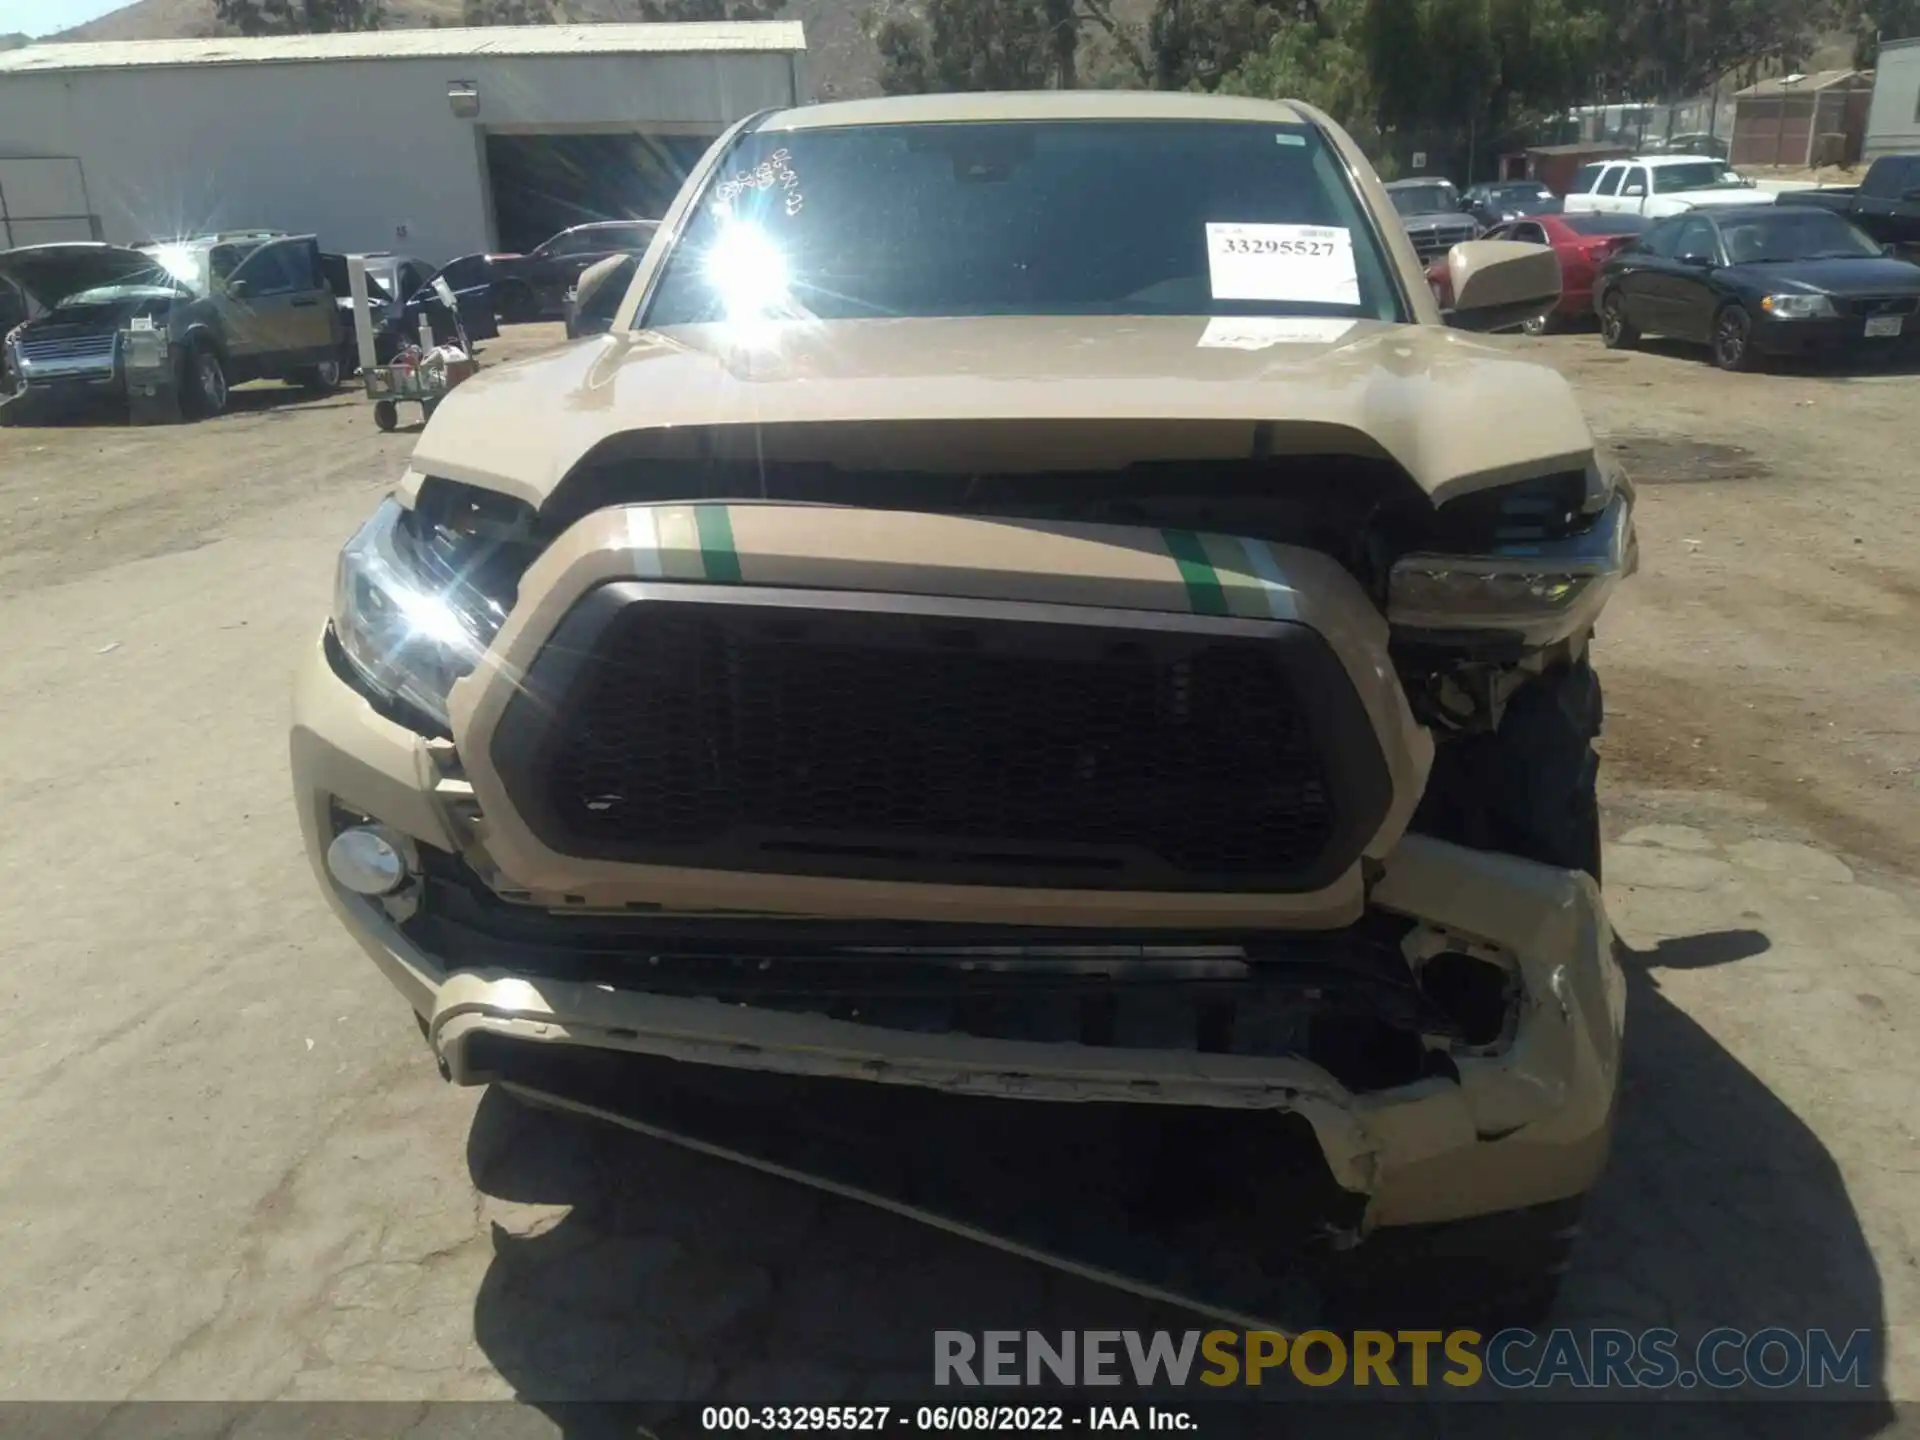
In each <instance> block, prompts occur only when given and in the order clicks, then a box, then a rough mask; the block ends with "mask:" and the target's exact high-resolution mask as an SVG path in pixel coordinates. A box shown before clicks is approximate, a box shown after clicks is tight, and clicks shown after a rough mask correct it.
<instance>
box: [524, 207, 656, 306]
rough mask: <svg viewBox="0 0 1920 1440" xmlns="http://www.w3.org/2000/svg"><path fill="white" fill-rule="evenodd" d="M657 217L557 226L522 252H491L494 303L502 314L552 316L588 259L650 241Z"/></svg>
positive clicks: (642, 246) (639, 248)
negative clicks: (554, 232)
mask: <svg viewBox="0 0 1920 1440" xmlns="http://www.w3.org/2000/svg"><path fill="white" fill-rule="evenodd" d="M659 228H660V222H659V221H657V220H596V221H594V222H593V223H592V224H590V225H576V226H574V227H573V228H572V229H571V230H562V231H561V232H560V233H559V234H558V235H555V236H554V237H553V238H551V239H550V240H546V241H544V242H543V243H542V244H541V245H540V246H539V247H538V248H536V249H535V250H533V251H532V252H531V253H529V254H526V255H493V256H489V257H488V258H489V259H490V260H491V261H492V262H493V285H494V309H495V313H496V314H498V315H499V317H500V318H501V319H502V320H510V321H517V320H551V319H557V318H559V317H560V316H561V315H562V314H563V313H564V311H565V306H566V294H567V291H568V290H569V289H570V288H571V287H572V286H573V284H574V282H575V281H577V280H579V278H580V275H581V272H583V271H584V270H586V268H587V267H588V266H589V265H592V264H595V263H596V262H598V261H601V260H604V259H606V258H607V256H609V255H613V254H617V253H620V252H622V251H633V252H639V251H643V250H645V249H646V248H647V246H648V245H649V244H651V243H652V241H653V232H654V231H655V230H657V229H659Z"/></svg>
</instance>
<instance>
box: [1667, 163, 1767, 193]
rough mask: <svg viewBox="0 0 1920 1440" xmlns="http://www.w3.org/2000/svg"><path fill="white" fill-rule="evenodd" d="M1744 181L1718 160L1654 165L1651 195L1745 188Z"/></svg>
mask: <svg viewBox="0 0 1920 1440" xmlns="http://www.w3.org/2000/svg"><path fill="white" fill-rule="evenodd" d="M1746 183H1747V181H1746V179H1745V178H1744V177H1743V176H1741V175H1739V174H1737V173H1736V172H1735V171H1732V170H1729V169H1728V168H1727V167H1726V166H1724V165H1722V164H1721V163H1720V162H1719V161H1718V160H1701V161H1698V162H1695V163H1690V164H1686V165H1656V166H1655V167H1654V171H1653V193H1654V194H1656V195H1671V194H1673V193H1675V192H1676V191H1679V190H1712V189H1716V188H1718V187H1720V186H1723V185H1738V186H1745V185H1746Z"/></svg>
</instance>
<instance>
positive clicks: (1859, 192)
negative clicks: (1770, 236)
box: [1775, 155, 1920, 250]
mask: <svg viewBox="0 0 1920 1440" xmlns="http://www.w3.org/2000/svg"><path fill="white" fill-rule="evenodd" d="M1775 203H1776V204H1780V205H1812V206H1817V207H1818V208H1820V209H1822V210H1831V211H1832V212H1833V213H1834V214H1836V215H1840V216H1843V217H1845V218H1846V219H1848V220H1851V221H1852V222H1853V223H1854V224H1855V225H1858V226H1859V227H1860V228H1861V229H1862V230H1864V231H1866V232H1867V234H1869V235H1871V236H1872V237H1873V238H1874V239H1875V240H1878V241H1879V242H1880V243H1881V244H1883V245H1897V246H1899V247H1900V248H1901V249H1903V250H1920V155H1882V156H1881V157H1880V158H1879V159H1878V160H1875V161H1874V162H1873V163H1872V164H1871V165H1869V166H1868V167H1867V173H1866V177H1865V178H1864V179H1863V180H1861V182H1860V183H1859V184H1858V185H1824V186H1822V187H1821V188H1820V189H1818V190H1786V191H1782V192H1781V194H1780V196H1779V198H1778V199H1777V200H1776V201H1775Z"/></svg>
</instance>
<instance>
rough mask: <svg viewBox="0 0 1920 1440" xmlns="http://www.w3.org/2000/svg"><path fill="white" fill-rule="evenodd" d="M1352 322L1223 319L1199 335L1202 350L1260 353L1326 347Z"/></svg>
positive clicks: (1247, 317) (1318, 318) (1271, 317)
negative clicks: (1272, 349)
mask: <svg viewBox="0 0 1920 1440" xmlns="http://www.w3.org/2000/svg"><path fill="white" fill-rule="evenodd" d="M1351 329H1353V321H1351V320H1336V319H1332V318H1330V317H1325V316H1316V315H1223V316H1218V317H1216V318H1214V319H1212V320H1209V321H1208V322H1207V328H1206V329H1205V330H1203V331H1201V332H1200V346H1199V348H1201V349H1203V350H1264V349H1266V348H1267V347H1268V346H1269V345H1330V344H1332V343H1333V342H1334V341H1335V340H1339V339H1341V338H1342V337H1343V336H1345V335H1346V333H1347V332H1348V331H1349V330H1351Z"/></svg>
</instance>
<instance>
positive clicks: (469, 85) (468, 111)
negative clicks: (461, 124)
mask: <svg viewBox="0 0 1920 1440" xmlns="http://www.w3.org/2000/svg"><path fill="white" fill-rule="evenodd" d="M447 103H448V104H449V105H451V106H452V107H453V113H454V115H455V116H456V117H457V118H458V119H461V120H471V119H473V117H474V116H476V115H478V114H479V113H480V91H479V89H478V88H477V87H476V86H475V85H474V83H473V82H472V81H471V80H449V81H448V82H447Z"/></svg>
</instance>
